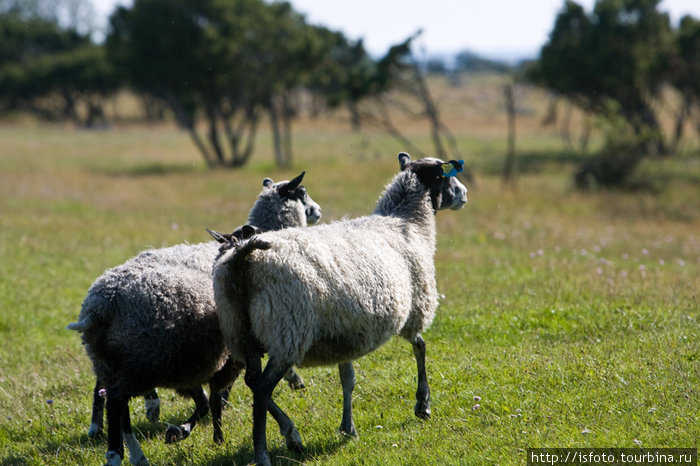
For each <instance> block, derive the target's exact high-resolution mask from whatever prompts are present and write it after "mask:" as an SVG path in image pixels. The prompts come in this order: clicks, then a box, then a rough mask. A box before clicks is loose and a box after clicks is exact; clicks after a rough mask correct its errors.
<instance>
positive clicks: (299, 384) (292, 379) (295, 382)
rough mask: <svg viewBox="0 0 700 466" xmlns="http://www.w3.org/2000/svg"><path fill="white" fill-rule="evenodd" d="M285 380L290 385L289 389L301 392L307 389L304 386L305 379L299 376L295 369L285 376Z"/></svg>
mask: <svg viewBox="0 0 700 466" xmlns="http://www.w3.org/2000/svg"><path fill="white" fill-rule="evenodd" d="M284 380H286V381H287V383H288V384H289V388H292V389H294V390H299V389H301V388H305V387H306V385H305V384H304V379H302V378H301V376H300V375H299V374H297V372H296V371H295V370H294V368H293V367H292V368H291V369H289V372H287V373H286V374H284Z"/></svg>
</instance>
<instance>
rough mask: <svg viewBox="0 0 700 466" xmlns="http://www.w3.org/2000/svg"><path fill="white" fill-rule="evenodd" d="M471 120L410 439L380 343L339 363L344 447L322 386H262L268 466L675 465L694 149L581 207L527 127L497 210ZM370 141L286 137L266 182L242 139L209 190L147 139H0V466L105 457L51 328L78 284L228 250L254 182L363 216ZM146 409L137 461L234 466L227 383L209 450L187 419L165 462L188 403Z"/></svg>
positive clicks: (247, 425) (690, 377)
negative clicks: (463, 180) (283, 164)
mask: <svg viewBox="0 0 700 466" xmlns="http://www.w3.org/2000/svg"><path fill="white" fill-rule="evenodd" d="M466 98H467V97H465V99H466ZM470 108H471V107H470ZM494 108H495V106H494ZM465 112H466V111H465ZM484 112H485V115H486V116H484V118H485V119H486V120H489V119H491V120H489V121H490V122H488V121H487V122H486V123H483V126H482V127H478V126H473V125H470V124H468V123H467V122H468V121H477V120H478V118H477V116H476V115H473V114H471V113H468V112H466V113H465V114H464V115H463V119H461V120H460V119H455V120H451V121H452V123H451V127H452V129H453V131H455V133H456V134H457V136H458V140H459V143H460V147H461V148H462V150H463V151H464V152H465V156H466V157H467V159H468V160H467V161H468V163H469V164H470V165H471V166H472V167H475V168H476V170H477V172H478V173H479V178H478V188H475V189H471V188H470V193H469V203H468V204H467V206H466V207H465V208H464V209H463V210H461V211H458V212H451V211H449V212H441V213H440V214H439V215H438V247H437V255H436V266H437V279H438V286H439V288H440V292H441V293H442V294H444V298H443V299H442V300H441V304H440V308H439V310H438V314H437V317H436V319H435V322H434V324H433V326H432V327H431V329H430V330H429V331H428V332H426V333H425V335H424V336H425V339H426V342H427V345H428V374H429V380H430V384H431V391H432V411H433V416H432V418H431V419H430V420H428V421H422V420H419V419H417V418H416V417H415V416H414V415H413V409H412V408H413V396H414V392H415V386H416V380H415V378H416V376H415V372H416V371H415V362H414V359H413V355H412V351H411V348H410V345H409V344H408V343H407V342H405V341H403V340H400V339H395V340H393V341H391V342H390V343H389V344H387V345H385V346H384V347H382V348H380V349H379V350H378V351H376V352H374V353H373V354H371V355H369V356H368V357H366V358H364V359H361V360H359V361H357V363H356V364H355V368H356V369H355V370H356V374H357V379H358V383H357V387H356V389H355V398H354V400H355V402H354V412H355V422H356V425H357V430H358V433H359V438H357V439H346V438H343V437H342V436H341V435H339V434H338V433H337V432H336V429H337V427H338V425H339V423H340V414H341V389H340V385H339V381H338V375H337V369H336V368H334V367H329V368H315V369H302V370H300V373H301V375H302V376H303V377H304V378H305V380H306V383H307V388H306V389H305V390H303V391H291V390H289V389H288V388H287V387H286V386H283V385H284V384H280V386H279V388H278V390H277V391H276V393H275V398H276V400H277V401H278V404H279V405H280V406H281V407H282V408H283V409H285V411H286V412H287V413H288V414H289V415H290V417H291V418H292V419H293V420H294V421H295V423H296V425H297V427H298V429H299V431H300V433H301V435H302V438H303V440H304V442H305V446H306V453H305V455H298V454H294V453H289V452H287V451H286V449H285V448H284V442H283V441H282V438H281V437H280V436H279V435H278V433H277V432H276V426H275V425H274V423H268V425H269V432H268V439H269V447H270V449H271V455H272V457H273V462H277V463H280V464H299V463H308V464H524V463H525V460H526V456H525V450H526V449H527V448H532V447H631V448H633V447H637V446H642V447H695V448H697V447H698V439H699V438H700V344H699V343H698V339H699V337H700V326H699V322H698V320H699V319H700V308H699V306H700V305H699V302H700V300H699V298H698V290H700V183H699V182H698V179H699V178H700V165H699V164H698V157H697V149H695V151H696V153H695V155H692V154H687V155H685V156H683V157H680V158H677V159H676V160H674V161H669V162H664V163H662V164H660V167H654V168H653V171H654V174H655V176H656V177H657V179H658V180H659V182H660V183H662V186H663V187H662V189H660V190H658V192H656V193H655V194H650V193H648V192H637V193H621V192H600V193H595V194H583V193H579V192H576V191H574V190H573V189H572V188H571V181H570V180H571V170H572V165H570V164H568V163H566V161H563V162H562V160H561V159H559V158H557V155H556V154H557V151H558V150H559V148H560V146H561V144H560V142H559V140H558V139H557V138H556V135H555V134H554V133H553V132H552V130H545V129H539V128H538V126H537V124H536V120H535V119H534V117H533V119H532V120H531V121H530V120H526V121H525V122H524V123H523V126H521V127H520V128H521V130H522V132H521V133H520V137H521V139H519V141H520V142H519V144H520V145H519V148H520V150H522V151H523V152H527V153H530V154H534V153H535V152H536V151H537V150H538V148H542V147H544V148H546V150H545V151H544V152H541V153H540V152H538V153H537V154H539V155H538V156H537V157H535V155H531V156H530V159H529V161H530V162H531V163H530V164H529V165H527V168H528V170H527V173H525V174H523V175H522V176H520V178H519V180H518V189H517V190H516V191H514V192H512V191H504V190H503V189H502V187H501V185H500V181H499V179H498V178H497V176H496V175H494V174H493V173H495V171H496V169H497V167H498V166H499V164H500V160H501V159H502V156H503V150H504V148H505V139H504V137H503V134H502V131H500V128H501V127H505V125H504V124H503V125H502V126H499V125H500V121H504V118H502V119H499V117H498V116H497V112H496V111H495V110H493V115H491V116H489V115H490V114H488V111H486V110H484ZM494 115H495V116H494ZM416 131H418V130H416ZM371 143H372V150H371V151H365V150H364V149H360V147H363V146H362V141H361V138H359V137H358V136H356V135H353V134H351V133H349V132H348V131H347V130H346V128H345V127H344V126H339V125H338V124H336V123H334V122H327V121H326V122H306V123H305V124H303V125H301V126H299V127H298V129H297V132H296V133H295V149H296V161H295V167H294V169H293V170H289V171H279V170H277V169H276V168H274V166H273V164H272V162H271V157H270V155H269V153H270V149H269V146H270V143H269V138H268V137H267V136H266V135H265V134H261V137H260V141H259V144H258V148H259V149H258V154H259V155H256V157H255V158H254V159H253V160H252V163H251V164H250V165H249V166H247V167H245V168H244V169H243V170H240V171H214V172H210V171H207V170H206V169H204V167H203V166H202V163H201V160H200V158H199V156H198V155H197V153H196V152H195V150H194V148H193V146H192V144H191V143H190V141H189V139H188V138H187V136H186V135H185V134H184V133H181V132H178V131H177V130H175V129H173V128H171V127H169V126H157V127H150V128H148V127H140V128H139V127H117V128H113V129H110V130H107V131H92V132H88V131H76V130H73V129H70V128H65V127H57V126H37V125H26V124H22V125H19V124H12V125H5V126H0V260H1V262H2V267H1V268H0V416H1V418H0V464H3V465H5V464H55V465H63V464H99V463H100V462H102V461H103V459H104V453H105V451H106V441H104V440H97V441H93V440H91V439H89V438H88V437H87V434H86V432H87V427H88V424H89V413H90V401H91V388H92V385H93V383H94V378H93V375H92V373H91V367H90V364H89V360H88V359H87V357H86V356H85V353H84V351H83V349H82V347H81V345H80V339H79V337H78V336H77V335H76V334H74V333H73V332H70V331H68V330H65V326H66V324H67V323H69V322H73V321H75V319H76V317H77V315H78V312H79V309H80V303H81V301H82V299H83V297H84V295H85V293H86V291H87V289H88V288H89V286H90V284H91V283H92V281H93V280H94V279H95V278H96V277H97V276H98V275H99V274H101V273H102V272H103V271H104V270H105V269H106V268H108V267H111V266H114V265H117V264H119V263H121V262H123V261H124V260H126V259H128V258H129V257H131V256H133V255H134V254H136V253H137V252H139V251H140V250H143V249H145V248H147V247H151V246H154V247H160V246H167V245H172V244H176V243H180V242H184V241H188V242H200V241H206V240H208V236H207V234H206V232H205V231H204V227H210V228H214V229H218V230H231V229H233V228H234V227H235V226H237V225H239V224H241V223H243V222H244V221H245V219H246V217H247V212H248V210H249V209H250V207H251V205H252V201H253V200H254V198H255V196H256V195H257V193H258V192H259V190H260V187H261V181H262V178H263V177H265V176H271V177H272V178H274V179H276V180H278V179H289V178H290V177H292V176H294V175H296V174H298V172H299V171H301V170H302V169H303V170H306V171H307V175H306V179H305V182H304V184H305V185H306V186H307V188H308V190H309V193H310V194H311V195H312V196H313V197H314V198H315V200H316V201H318V202H319V203H320V204H321V205H322V207H323V209H324V219H323V220H322V221H330V220H332V219H338V218H341V217H343V216H346V215H350V216H352V215H361V214H364V213H367V212H368V211H369V210H370V209H371V207H372V206H373V204H374V201H375V200H376V198H377V196H378V195H379V194H380V192H381V191H382V188H383V186H384V184H385V183H386V182H387V181H388V180H389V179H390V177H391V176H392V175H393V173H395V171H396V170H397V165H398V164H397V162H396V153H397V152H398V151H399V150H401V149H402V148H401V147H399V146H397V145H396V143H394V142H393V141H392V140H389V139H387V138H386V137H384V136H381V135H379V134H375V135H373V136H372V138H371ZM524 161H527V159H524ZM523 167H525V165H523ZM648 170H652V168H648ZM160 393H161V396H162V398H163V400H164V405H163V407H162V414H161V421H162V422H161V423H158V424H151V423H149V422H148V421H147V420H146V418H145V415H144V410H143V401H142V400H141V399H134V400H133V401H132V403H131V409H132V421H133V424H134V426H135V428H136V429H137V430H138V436H139V439H140V440H141V444H142V447H143V449H144V452H145V454H146V456H147V457H148V458H149V460H150V461H151V462H152V463H153V464H159V465H160V464H232V463H233V464H239V465H241V464H246V463H247V461H249V460H250V459H251V458H252V444H251V425H252V424H251V400H252V398H251V396H250V393H249V391H248V389H247V388H246V387H245V386H244V384H243V383H242V382H241V381H239V382H237V383H236V384H235V386H234V389H233V391H232V393H231V397H230V401H231V403H230V406H229V407H228V408H227V409H226V411H225V412H224V435H225V437H226V442H225V443H224V444H223V445H215V444H213V442H212V439H211V437H212V428H211V423H210V420H209V418H207V419H206V420H204V422H203V423H202V424H201V425H200V426H199V427H198V428H197V430H196V431H195V432H194V433H193V434H192V435H191V436H190V437H189V438H188V439H187V440H185V441H183V442H181V443H179V444H175V445H165V444H164V432H165V428H166V425H167V424H166V423H168V422H170V423H175V422H178V421H181V420H183V419H185V418H186V417H187V416H189V414H190V411H191V409H192V403H191V402H190V401H189V400H184V399H182V398H180V397H178V396H176V395H175V394H174V393H173V392H171V391H168V390H161V392H160Z"/></svg>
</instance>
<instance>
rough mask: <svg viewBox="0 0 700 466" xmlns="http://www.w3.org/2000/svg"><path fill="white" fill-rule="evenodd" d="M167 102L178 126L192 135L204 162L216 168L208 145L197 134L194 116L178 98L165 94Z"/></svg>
mask: <svg viewBox="0 0 700 466" xmlns="http://www.w3.org/2000/svg"><path fill="white" fill-rule="evenodd" d="M165 101H166V102H168V105H169V106H170V108H171V109H172V111H173V114H174V115H175V120H176V121H177V123H178V125H179V126H180V127H182V128H185V129H186V130H187V132H188V133H189V134H190V138H191V139H192V142H194V145H195V147H197V149H198V150H199V153H200V154H202V157H204V161H205V162H206V164H207V166H208V167H210V168H211V167H213V166H215V163H214V160H213V159H212V157H211V154H210V153H209V149H207V146H206V144H204V141H202V138H200V137H199V134H198V133H197V129H196V128H195V123H194V118H193V116H192V115H190V114H189V113H188V112H187V111H186V110H185V109H184V107H183V106H182V104H181V103H180V101H179V100H177V98H175V96H173V95H171V94H170V93H166V94H165Z"/></svg>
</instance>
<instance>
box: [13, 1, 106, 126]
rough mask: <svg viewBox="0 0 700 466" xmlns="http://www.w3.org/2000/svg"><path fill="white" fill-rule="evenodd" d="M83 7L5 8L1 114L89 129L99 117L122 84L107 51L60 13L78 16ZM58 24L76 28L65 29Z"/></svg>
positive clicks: (34, 4)
mask: <svg viewBox="0 0 700 466" xmlns="http://www.w3.org/2000/svg"><path fill="white" fill-rule="evenodd" d="M80 5H82V2H80V0H72V1H64V2H60V1H59V2H55V3H53V2H47V1H39V0H35V1H32V2H29V1H28V2H11V1H8V0H4V1H2V2H1V3H0V109H1V110H2V111H5V112H6V111H11V110H27V111H30V112H33V113H34V114H36V115H39V116H41V117H43V118H48V119H57V118H70V119H72V120H73V121H75V122H77V123H79V124H87V125H91V124H94V123H96V120H97V119H98V118H100V116H101V114H102V107H101V103H102V101H103V99H104V97H106V96H107V95H109V94H110V93H111V92H113V91H114V90H115V89H116V88H118V86H119V82H118V80H117V78H116V77H115V75H114V73H113V70H112V69H111V68H110V66H109V64H108V62H107V61H106V59H105V56H104V52H103V50H102V48H101V47H99V46H96V45H95V44H93V43H92V41H91V39H90V37H89V35H88V34H87V33H81V32H79V31H78V29H77V26H76V25H75V24H76V23H75V22H74V21H73V20H70V18H71V16H70V15H69V14H67V13H65V11H64V9H61V8H63V7H66V6H72V7H73V10H69V11H74V10H76V9H78V7H79V6H80ZM62 12H63V13H62ZM59 18H62V19H59ZM59 21H62V22H66V24H72V25H73V26H71V27H64V26H62V25H61V24H60V22H59ZM71 21H73V22H71ZM75 21H77V20H75ZM80 107H84V110H83V111H79V108H80Z"/></svg>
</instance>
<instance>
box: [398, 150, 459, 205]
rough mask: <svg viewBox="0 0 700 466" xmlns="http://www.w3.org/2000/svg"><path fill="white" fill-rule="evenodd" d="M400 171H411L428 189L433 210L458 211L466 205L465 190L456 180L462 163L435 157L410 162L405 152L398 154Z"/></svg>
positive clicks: (409, 157)
mask: <svg viewBox="0 0 700 466" xmlns="http://www.w3.org/2000/svg"><path fill="white" fill-rule="evenodd" d="M399 164H400V166H401V170H402V171H403V170H411V171H413V172H414V173H415V174H416V176H417V177H418V179H419V180H420V182H421V183H423V185H425V186H426V187H427V188H429V189H430V197H431V200H432V202H433V208H434V209H435V210H436V211H437V210H445V209H451V210H459V209H461V208H462V207H464V204H466V203H467V188H466V186H464V185H463V184H462V183H461V182H460V181H459V180H458V179H457V176H456V175H457V173H458V172H461V171H462V170H463V167H464V162H463V161H461V160H450V161H449V162H445V161H443V160H440V159H438V158H435V157H426V158H423V159H419V160H414V161H412V160H411V156H410V155H408V154H407V153H405V152H401V153H400V154H399Z"/></svg>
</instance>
